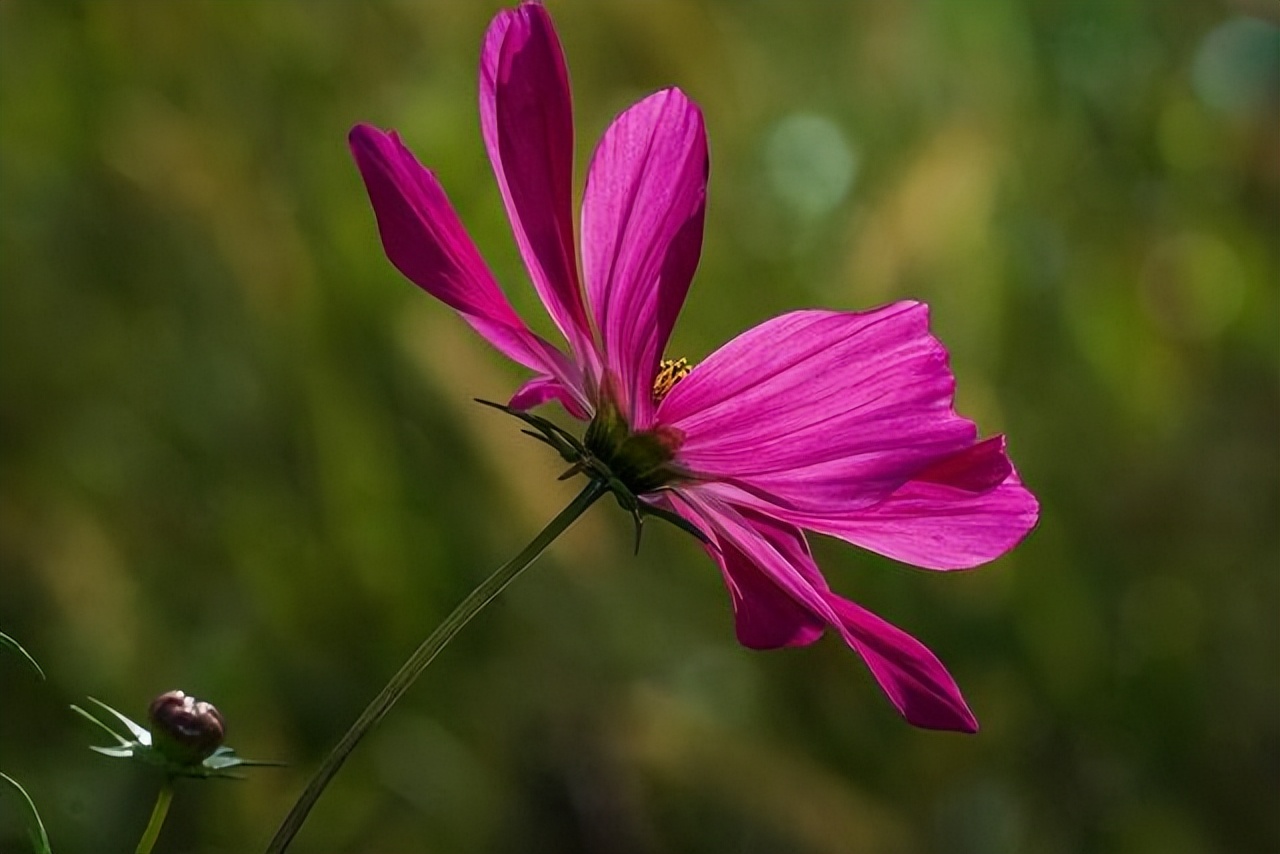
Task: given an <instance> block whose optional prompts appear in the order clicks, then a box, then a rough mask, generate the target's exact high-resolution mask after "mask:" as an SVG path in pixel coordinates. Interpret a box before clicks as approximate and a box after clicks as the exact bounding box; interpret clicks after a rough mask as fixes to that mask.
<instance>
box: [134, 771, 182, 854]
mask: <svg viewBox="0 0 1280 854" xmlns="http://www.w3.org/2000/svg"><path fill="white" fill-rule="evenodd" d="M172 802H173V778H172V777H169V776H166V777H165V778H164V783H163V784H162V785H161V786H160V792H159V793H158V794H157V795H156V805H155V806H154V807H153V808H152V809H151V820H150V821H148V822H147V829H146V830H144V831H142V838H141V839H139V840H138V847H137V848H136V849H135V850H136V852H137V854H151V849H152V848H154V847H155V844H156V840H157V839H158V838H160V828H162V827H164V820H165V817H166V816H168V815H169V804H170V803H172Z"/></svg>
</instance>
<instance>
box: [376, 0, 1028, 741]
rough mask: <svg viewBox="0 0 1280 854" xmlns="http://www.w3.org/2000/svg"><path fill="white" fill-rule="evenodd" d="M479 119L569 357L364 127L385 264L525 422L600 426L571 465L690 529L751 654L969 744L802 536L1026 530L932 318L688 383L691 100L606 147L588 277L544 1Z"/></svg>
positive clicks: (770, 355) (418, 168)
mask: <svg viewBox="0 0 1280 854" xmlns="http://www.w3.org/2000/svg"><path fill="white" fill-rule="evenodd" d="M480 117H481V127H482V130H483V136H484V142H485V146H486V148H487V149H488V153H489V158H490V160H491V161H492V163H493V169H494V172H495V174H496V176H497V179H498V186H499V189H500V190H501V193H502V198H503V201H504V202H505V204H506V209H507V214H508V216H509V218H510V220H511V225H512V229H513V231H514V232H515V238H516V243H517V244H518V246H519V249H520V254H521V256H522V257H523V259H524V263H525V266H526V267H527V268H528V272H529V277H530V279H531V280H532V283H533V286H534V287H535V288H536V289H537V292H538V295H539V296H540V297H541V300H542V302H543V304H544V305H545V306H546V308H547V311H548V312H549V313H550V315H551V318H552V320H554V322H555V325H556V326H557V327H558V328H559V330H560V332H561V333H562V334H563V335H564V338H565V340H566V342H567V348H563V349H562V348H560V347H557V346H555V345H554V344H552V343H550V342H548V341H547V340H545V339H544V338H542V337H541V336H539V335H537V334H535V333H534V332H532V331H531V330H530V329H529V327H528V326H526V325H525V323H524V321H522V320H521V319H520V317H519V316H518V315H517V314H516V312H515V311H514V310H513V309H512V307H511V305H510V303H509V302H508V301H507V299H506V298H505V297H504V295H503V293H502V291H501V290H500V289H499V287H498V285H497V283H496V282H495V280H494V278H493V275H492V274H491V273H490V272H489V270H488V268H487V267H486V265H485V263H484V261H483V260H482V259H481V256H480V253H479V252H478V250H477V249H476V247H475V245H474V244H473V243H472V241H471V239H470V238H469V237H468V235H467V233H466V231H465V229H464V228H463V226H462V224H461V222H460V221H459V219H458V216H457V214H456V213H455V212H454V210H453V208H452V207H451V206H450V204H449V200H448V198H447V197H446V196H445V192H444V190H443V189H442V187H441V185H440V182H439V181H438V180H437V179H436V177H435V175H434V174H432V173H431V172H430V171H428V170H427V169H425V168H423V166H422V165H421V164H419V162H418V161H417V160H416V159H415V158H414V156H413V155H412V154H411V153H410V152H409V151H408V149H406V148H405V146H404V145H403V144H402V143H401V141H400V139H399V137H398V136H397V135H396V134H395V133H393V132H384V131H381V130H378V129H376V128H373V127H370V126H367V125H360V126H357V127H356V128H354V129H353V130H352V131H351V136H350V143H351V150H352V152H353V154H354V156H355V160H356V163H357V165H358V166H359V169H360V172H361V175H362V176H363V178H364V181H365V184H366V187H367V189H368V192H369V197H370V200H371V202H372V206H373V209H374V213H375V215H376V217H377V222H378V228H379V231H380V233H381V237H382V242H383V245H384V248H385V249H386V253H387V256H388V257H389V258H390V259H391V262H392V263H393V264H394V265H395V266H396V267H397V268H398V269H399V270H400V272H402V273H403V274H404V275H405V276H406V277H408V278H409V279H410V280H411V281H412V282H414V283H415V284H417V285H418V286H419V287H421V288H422V289H423V290H425V291H427V292H428V293H430V294H431V295H433V296H435V297H436V298H437V299H439V300H441V301H442V302H444V303H446V304H447V305H449V306H450V307H452V308H453V309H454V310H455V311H457V312H458V313H459V314H461V315H462V317H463V318H464V319H465V320H466V321H467V322H468V323H469V324H470V325H471V326H472V327H473V328H474V329H475V330H476V331H477V332H478V333H479V334H480V335H481V336H483V337H484V338H485V339H486V340H488V341H489V342H490V343H491V344H492V345H493V346H494V347H496V348H497V349H498V350H499V351H500V352H501V353H503V354H504V355H506V356H507V357H508V358H510V359H512V360H514V361H516V362H518V363H519V364H521V365H523V366H525V367H526V368H528V369H530V370H531V371H533V372H534V374H535V376H534V377H533V378H532V379H530V380H529V381H528V382H526V383H525V384H524V385H523V386H522V387H521V388H520V389H519V390H518V391H516V392H515V394H514V396H513V397H512V398H511V401H510V407H511V408H512V409H514V410H520V411H524V410H528V409H530V408H532V407H535V406H537V405H539V404H543V403H546V402H550V401H558V402H559V403H560V404H562V405H563V406H564V408H565V409H566V410H567V411H568V412H569V413H570V414H571V415H573V416H574V417H576V418H578V419H581V420H583V421H586V422H588V427H587V429H586V433H585V438H584V440H583V442H582V443H581V445H578V447H580V448H585V453H586V454H587V455H589V456H590V457H591V460H592V462H593V464H595V465H597V466H598V468H597V470H598V471H605V472H608V473H609V476H611V477H613V478H615V479H616V480H615V482H617V483H619V484H620V490H621V491H622V492H628V493H629V494H631V495H633V496H634V497H635V498H636V500H637V502H638V503H639V506H640V508H641V509H643V510H647V511H651V512H657V513H665V514H667V515H668V516H673V517H678V518H679V519H680V520H683V523H685V524H687V525H688V526H689V527H690V528H691V529H692V530H694V531H695V532H697V533H698V534H699V535H700V538H701V539H702V541H703V543H704V545H705V548H706V550H707V552H708V553H709V554H710V556H711V557H712V559H713V560H714V561H715V562H716V564H717V565H718V566H719V567H720V571H721V573H722V575H723V577H724V581H725V584H726V586H727V587H728V589H729V594H730V597H731V599H732V603H733V610H734V615H735V622H736V629H737V636H738V640H739V641H740V642H741V643H742V644H744V645H745V646H747V647H751V648H755V649H768V648H776V647H784V646H798V645H803V644H808V643H812V642H813V641H814V640H816V639H817V638H818V637H819V636H820V635H822V634H823V632H824V631H825V630H827V629H828V628H830V629H833V630H834V631H836V632H837V633H838V634H839V635H840V637H841V638H842V639H843V640H844V641H845V642H846V643H847V644H848V645H849V646H850V647H852V648H853V649H854V650H856V651H857V652H858V653H859V654H860V655H861V656H862V658H863V660H864V661H865V662H866V663H867V665H868V667H869V669H870V671H871V673H872V675H873V676H874V678H875V679H876V681H877V682H878V683H879V684H880V686H881V688H882V689H883V690H884V692H885V694H886V695H887V696H888V697H889V699H890V701H891V702H892V703H893V705H894V706H895V707H896V708H897V709H898V711H899V712H900V713H901V714H902V715H903V716H904V717H905V718H906V719H907V720H908V721H910V722H911V723H913V724H915V725H917V726H922V727H929V728H936V729H954V730H963V731H969V732H972V731H975V730H976V729H977V722H976V720H975V719H974V716H973V714H972V713H971V712H970V710H969V708H968V706H967V705H966V704H965V701H964V699H963V697H962V696H961V694H960V690H959V688H958V687H957V686H956V684H955V681H954V680H953V679H952V678H951V676H950V675H949V674H948V673H947V671H946V669H945V668H944V667H943V666H942V664H941V663H940V662H939V661H938V659H937V658H936V657H935V656H934V655H933V653H931V652H930V651H929V650H928V649H927V648H925V647H924V645H922V644H921V643H920V642H919V641H917V640H915V639H914V638H912V637H911V636H910V635H908V634H907V633H905V632H903V631H902V630H901V629H899V628H897V627H895V626H893V625H891V624H890V623H888V622H886V621H885V620H883V619H881V618H880V617H878V616H876V615H875V614H873V613H871V612H870V611H868V610H866V609H865V608H862V607H861V606H859V605H857V604H855V603H854V602H851V601H849V600H848V599H845V598H843V597H841V596H839V595H837V594H835V593H833V592H832V591H831V589H830V588H829V587H828V586H827V582H826V580H825V579H824V578H823V575H822V573H821V572H820V571H819V569H818V567H817V565H816V564H815V562H814V560H813V557H812V555H811V553H810V550H809V546H808V543H807V542H806V539H805V533H804V532H805V531H812V532H815V533H820V534H825V535H829V536H832V537H838V538H840V539H843V540H847V541H848V542H850V543H853V544H855V545H858V546H862V547H863V548H866V549H870V550H872V551H875V552H879V553H880V554H883V555H887V556H889V557H891V558H894V559H897V560H900V561H903V562H905V563H908V564H913V565H915V566H919V567H924V568H929V569H940V570H950V569H965V568H969V567H973V566H976V565H978V564H981V563H985V562H987V561H990V560H992V559H994V558H996V557H999V556H1000V555H1002V554H1004V553H1005V552H1006V551H1008V550H1009V549H1010V548H1012V547H1013V546H1014V545H1015V544H1016V543H1018V542H1019V541H1020V540H1021V539H1022V538H1023V537H1024V536H1025V535H1026V534H1027V532H1028V531H1029V530H1030V529H1031V528H1032V527H1033V526H1034V524H1035V522H1036V518H1037V515H1038V507H1037V504H1036V500H1035V498H1034V497H1033V496H1032V495H1031V493H1030V492H1028V491H1027V490H1026V489H1025V488H1024V487H1023V485H1022V483H1021V482H1020V480H1019V479H1018V475H1017V473H1016V472H1015V471H1014V468H1013V466H1012V464H1011V463H1010V462H1009V458H1008V456H1007V455H1006V453H1005V443H1004V439H1003V437H998V436H997V437H993V438H988V439H985V440H980V439H979V438H978V433H977V429H976V427H975V426H974V424H973V423H972V422H971V421H968V420H967V419H965V418H962V417H960V416H959V415H957V414H956V412H955V411H954V409H953V405H952V401H953V393H954V385H955V381H954V378H953V376H952V374H951V371H950V369H949V367H948V360H947V352H946V350H945V349H944V348H943V346H942V345H941V344H940V343H939V342H938V341H937V339H935V338H934V337H933V336H932V335H931V334H930V333H929V328H928V309H927V308H926V307H925V306H924V305H922V304H920V303H917V302H898V303H894V304H892V305H887V306H883V307H880V308H875V309H871V310H869V311H861V312H843V311H820V310H806V311H795V312H791V313H788V314H784V315H781V316H779V317H775V318H773V319H772V320H768V321H766V322H764V323H762V324H760V325H759V326H756V327H755V328H753V329H749V330H747V331H746V332H744V333H742V334H741V335H739V336H738V337H737V338H735V339H733V340H732V341H730V342H729V343H727V344H725V345H724V346H723V347H721V348H720V349H719V350H717V351H715V352H714V353H712V354H711V355H710V356H708V357H707V358H706V359H705V360H703V361H702V362H701V363H699V364H697V365H696V366H693V367H690V366H689V365H688V364H687V363H685V362H684V361H683V360H678V361H667V360H664V359H663V349H664V347H665V346H666V343H667V339H668V337H669V335H670V333H671V329H672V327H673V325H674V324H675V320H676V316H677V315H678V314H679V311H680V307H681V305H682V304H683V302H684V298H685V294H686V292H687V291H688V288H689V283H690V281H691V279H692V277H693V273H694V270H695V268H696V267H697V264H698V256H699V253H700V250H701V243H702V231H703V214H704V211H705V204H706V188H707V174H708V160H707V141H706V133H705V130H704V127H703V119H702V114H701V112H700V111H699V110H698V108H697V106H695V105H694V104H693V102H692V101H690V100H689V98H688V97H686V96H685V94H684V93H683V92H681V91H680V90H679V89H674V88H672V89H664V90H662V91H660V92H656V93H655V94H653V95H650V96H649V97H647V98H645V99H643V100H642V101H640V102H639V103H637V104H635V105H634V106H632V107H631V108H629V109H628V110H626V111H625V112H623V113H622V114H621V115H620V116H618V117H617V118H616V119H615V120H614V122H613V123H612V124H611V125H610V126H609V128H608V129H607V130H606V131H605V134H604V137H603V138H602V139H601V141H600V143H599V145H598V146H597V147H596V150H595V153H594V155H593V157H592V159H591V162H590V166H589V168H588V172H587V180H586V189H585V193H584V198H583V200H582V209H581V235H582V241H581V277H579V265H578V255H577V252H576V250H575V239H574V221H573V199H572V178H573V174H572V172H573V169H572V167H573V119H572V111H571V106H570V94H569V83H568V73H567V71H566V68H565V63H564V57H563V54H562V52H561V48H560V43H559V40H558V38H557V36H556V33H555V30H554V28H553V26H552V23H551V19H550V17H549V16H548V15H547V12H546V11H545V9H543V7H542V6H541V5H539V4H537V3H524V4H522V5H520V6H519V7H518V8H515V9H509V10H506V11H503V12H501V13H499V14H498V16H497V17H496V18H495V19H494V20H493V22H492V24H491V25H490V27H489V30H488V33H487V34H486V36H485V40H484V47H483V51H482V58H481V67H480ZM637 518H638V516H637Z"/></svg>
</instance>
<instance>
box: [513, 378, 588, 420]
mask: <svg viewBox="0 0 1280 854" xmlns="http://www.w3.org/2000/svg"><path fill="white" fill-rule="evenodd" d="M549 400H556V401H559V402H560V405H561V406H563V407H564V408H565V411H566V412H568V413H569V414H570V415H572V416H573V417H574V418H578V419H580V420H582V421H586V420H588V419H590V418H591V414H590V411H589V410H588V409H586V408H584V407H585V402H584V401H580V400H578V399H577V397H575V395H574V392H573V390H572V389H569V388H566V387H565V385H564V384H563V383H561V382H560V381H559V380H558V379H556V378H555V377H552V376H547V375H545V374H544V375H543V376H540V377H534V378H533V379H531V380H529V381H528V382H527V383H525V384H524V385H522V386H520V388H519V389H517V390H516V393H515V394H513V395H512V396H511V400H509V401H508V402H507V405H508V406H510V407H511V408H512V409H519V410H521V411H525V410H529V409H533V408H534V407H535V406H541V405H542V404H544V403H546V402H547V401H549Z"/></svg>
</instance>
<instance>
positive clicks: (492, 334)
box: [349, 125, 582, 388]
mask: <svg viewBox="0 0 1280 854" xmlns="http://www.w3.org/2000/svg"><path fill="white" fill-rule="evenodd" d="M349 142H350V145H351V153H352V155H353V156H354V157H355V160H356V165H357V166H358V167H359V168H360V174H361V176H362V177H363V178H364V183H365V188H366V189H367V190H368V191H369V201H370V202H371V203H372V205H373V212H374V214H375V216H376V217H377V220H378V231H379V233H380V234H381V235H382V245H383V248H384V249H385V250H386V252H387V257H388V258H390V259H391V263H392V264H394V265H395V266H396V268H397V269H398V270H399V271H400V272H401V273H403V274H404V275H405V276H406V277H407V278H408V279H409V280H410V281H411V282H413V283H414V284H416V285H417V286H418V287H420V288H422V289H423V290H425V291H426V292H427V293H429V294H431V295H432V296H434V297H436V298H437V299H439V300H440V301H441V302H443V303H445V304H446V305H448V306H449V307H451V308H453V309H454V310H456V311H457V312H458V313H459V314H461V315H462V316H463V318H464V319H465V320H466V321H467V322H468V323H469V324H471V326H472V328H474V329H475V330H476V331H477V332H479V333H480V335H482V336H483V337H484V338H485V339H486V340H488V341H489V343H491V344H492V345H493V346H494V347H496V348H497V349H498V350H499V351H500V352H502V353H503V354H504V355H506V356H507V357H508V358H510V359H512V360H514V361H516V362H519V363H520V364H522V365H524V366H525V367H528V368H532V369H533V370H535V371H539V372H542V373H548V374H553V375H555V376H557V377H559V378H560V379H561V381H562V382H564V383H565V384H566V385H569V386H572V387H575V388H577V387H581V386H582V380H581V377H580V372H579V371H578V370H577V368H576V367H575V366H574V365H573V364H572V363H570V362H569V361H568V360H567V359H566V358H565V356H564V354H563V353H561V352H560V351H559V350H557V349H556V348H555V347H553V346H552V345H551V344H549V343H548V342H547V341H545V340H543V339H542V338H540V337H539V336H537V335H535V334H534V333H533V332H531V331H530V330H529V329H528V327H526V326H525V325H524V322H523V321H522V320H521V319H520V317H519V316H518V315H517V314H516V313H515V310H514V309H512V308H511V304H510V303H508V302H507V299H506V297H504V296H503V295H502V291H500V290H499V289H498V285H497V283H496V282H494V280H493V276H492V274H491V273H490V272H489V268H488V267H486V266H485V263H484V260H483V259H482V258H481V257H480V253H479V252H478V251H477V250H476V247H475V244H473V243H472V242H471V238H470V237H468V236H467V232H466V230H465V229H464V228H463V227H462V223H461V222H460V221H459V220H458V215H457V214H456V213H454V210H453V207H452V205H450V204H449V199H448V197H447V196H445V193H444V189H443V188H442V187H441V186H440V182H439V181H437V180H436V177H435V175H433V174H432V173H431V172H430V171H428V170H427V169H425V168H423V166H422V164H420V163H418V161H417V160H416V159H415V158H414V156H413V155H412V154H411V153H410V152H409V150H408V149H407V148H405V147H404V145H403V144H402V143H401V142H400V138H399V137H398V136H397V135H396V134H395V133H384V132H383V131H380V130H378V129H377V128H373V127H370V126H368V125H357V126H356V127H354V128H352V130H351V134H350V137H349Z"/></svg>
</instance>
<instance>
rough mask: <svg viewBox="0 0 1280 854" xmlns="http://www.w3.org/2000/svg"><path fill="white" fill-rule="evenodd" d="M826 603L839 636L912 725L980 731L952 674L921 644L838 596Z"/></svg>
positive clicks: (927, 727) (830, 598) (961, 730)
mask: <svg viewBox="0 0 1280 854" xmlns="http://www.w3.org/2000/svg"><path fill="white" fill-rule="evenodd" d="M827 601H828V602H829V603H830V605H831V607H832V608H833V609H835V612H836V613H837V614H838V615H839V617H840V628H841V634H842V635H843V636H844V639H845V641H846V642H847V643H848V644H849V646H851V647H853V648H854V649H855V650H857V651H858V654H859V655H861V656H862V658H863V660H864V661H866V662H867V667H869V668H870V669H871V675H872V676H874V677H875V680H876V681H877V682H879V683H880V687H881V688H882V689H884V692H885V694H886V695H888V697H889V701H890V702H892V703H893V705H894V708H896V709H897V710H898V712H899V713H900V714H901V715H902V716H903V717H904V718H906V719H907V722H908V723H911V724H913V725H915V726H918V727H924V728H925V729H946V730H958V731H960V732H977V731H978V721H977V719H976V718H974V716H973V712H971V711H969V706H968V704H966V703H965V701H964V696H963V695H962V694H961V693H960V688H959V687H958V686H957V685H956V681H955V680H954V679H952V678H951V674H950V673H948V672H947V669H946V668H945V667H944V666H943V665H942V662H940V661H938V658H937V656H935V655H934V654H933V653H932V652H930V651H929V649H928V648H927V647H926V646H925V645H924V644H922V643H920V641H918V640H916V639H915V638H913V637H911V635H909V634H907V633H906V632H904V631H903V630H902V629H900V628H898V627H897V626H895V625H893V624H892V623H889V622H888V621H886V620H883V619H881V618H880V617H877V616H876V615H875V614H873V613H871V612H870V611H868V610H867V609H866V608H863V607H861V606H859V605H855V604H854V603H853V602H850V601H849V600H847V599H842V598H840V597H839V596H836V595H835V594H834V593H831V594H828V595H827Z"/></svg>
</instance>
